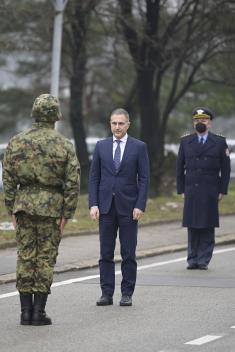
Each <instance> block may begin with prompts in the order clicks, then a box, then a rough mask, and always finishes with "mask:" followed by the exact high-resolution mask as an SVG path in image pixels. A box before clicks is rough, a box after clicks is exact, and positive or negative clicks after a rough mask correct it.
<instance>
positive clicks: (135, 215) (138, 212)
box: [133, 208, 143, 220]
mask: <svg viewBox="0 0 235 352" xmlns="http://www.w3.org/2000/svg"><path fill="white" fill-rule="evenodd" d="M142 214H143V212H142V210H140V209H138V208H134V210H133V220H139V218H140V217H141V215H142Z"/></svg>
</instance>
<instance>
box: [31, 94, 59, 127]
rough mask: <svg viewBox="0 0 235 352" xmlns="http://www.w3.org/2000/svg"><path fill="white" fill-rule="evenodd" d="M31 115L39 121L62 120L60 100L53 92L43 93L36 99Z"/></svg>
mask: <svg viewBox="0 0 235 352" xmlns="http://www.w3.org/2000/svg"><path fill="white" fill-rule="evenodd" d="M31 116H32V117H34V118H35V121H37V122H55V121H58V120H60V118H61V112H60V106H59V101H58V99H57V98H56V97H54V96H53V95H51V94H41V95H39V97H37V98H36V99H35V101H34V104H33V108H32V113H31Z"/></svg>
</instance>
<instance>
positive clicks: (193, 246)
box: [176, 108, 230, 270]
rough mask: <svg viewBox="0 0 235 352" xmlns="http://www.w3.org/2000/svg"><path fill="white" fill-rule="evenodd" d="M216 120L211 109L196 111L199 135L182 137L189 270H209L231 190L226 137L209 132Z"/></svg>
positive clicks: (181, 189)
mask: <svg viewBox="0 0 235 352" xmlns="http://www.w3.org/2000/svg"><path fill="white" fill-rule="evenodd" d="M213 118H214V113H213V112H212V111H210V110H209V109H207V108H197V109H195V110H194V111H193V127H194V128H195V130H196V132H195V133H192V134H189V135H186V136H183V137H182V138H181V142H180V147H179V153H178V157H177V172H176V173H177V192H178V194H182V196H183V197H184V211H183V226H184V227H187V228H188V257H187V261H188V267H187V269H201V270H207V268H208V264H209V262H210V260H211V257H212V254H213V249H214V243H215V229H214V228H215V227H219V212H218V202H219V200H221V199H222V197H223V195H224V194H227V190H228V184H229V178H230V158H229V150H228V146H227V143H226V140H225V138H224V137H222V136H220V135H216V134H214V133H211V132H209V128H210V127H211V120H212V119H213Z"/></svg>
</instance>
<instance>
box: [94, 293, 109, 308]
mask: <svg viewBox="0 0 235 352" xmlns="http://www.w3.org/2000/svg"><path fill="white" fill-rule="evenodd" d="M112 304H113V298H112V297H110V296H105V295H102V296H101V297H100V298H99V299H98V301H97V302H96V305H97V306H111V305H112Z"/></svg>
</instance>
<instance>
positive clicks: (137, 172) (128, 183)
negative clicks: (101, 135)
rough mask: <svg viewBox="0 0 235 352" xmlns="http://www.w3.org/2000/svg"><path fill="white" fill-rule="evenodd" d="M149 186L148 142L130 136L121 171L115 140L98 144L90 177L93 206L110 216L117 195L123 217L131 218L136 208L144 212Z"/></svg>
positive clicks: (118, 206)
mask: <svg viewBox="0 0 235 352" xmlns="http://www.w3.org/2000/svg"><path fill="white" fill-rule="evenodd" d="M148 186H149V159H148V153H147V147H146V144H145V143H144V142H142V141H139V140H138V139H135V138H133V137H130V136H128V138H127V142H126V146H125V149H124V153H123V157H122V162H121V165H120V168H119V170H118V171H117V172H116V170H115V167H114V162H113V138H112V137H110V138H107V139H104V140H101V141H99V142H97V144H96V148H95V152H94V155H93V159H92V163H91V168H90V175H89V207H91V206H95V205H97V206H98V207H99V210H100V213H101V214H107V213H108V211H109V209H110V207H111V203H112V199H113V195H114V194H115V206H116V208H117V211H118V213H119V214H121V215H130V214H131V213H132V211H133V209H134V208H139V209H141V210H142V211H144V210H145V206H146V201H147V194H148Z"/></svg>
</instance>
